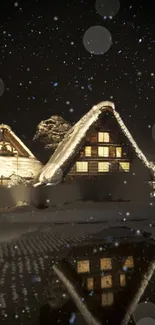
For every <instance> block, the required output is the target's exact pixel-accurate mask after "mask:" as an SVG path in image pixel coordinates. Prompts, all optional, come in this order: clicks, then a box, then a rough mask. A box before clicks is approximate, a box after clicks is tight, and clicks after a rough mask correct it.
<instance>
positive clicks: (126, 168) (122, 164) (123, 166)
mask: <svg viewBox="0 0 155 325" xmlns="http://www.w3.org/2000/svg"><path fill="white" fill-rule="evenodd" d="M119 166H120V170H121V171H122V170H123V171H124V172H129V170H130V163H129V162H121V161H120V162H119Z"/></svg>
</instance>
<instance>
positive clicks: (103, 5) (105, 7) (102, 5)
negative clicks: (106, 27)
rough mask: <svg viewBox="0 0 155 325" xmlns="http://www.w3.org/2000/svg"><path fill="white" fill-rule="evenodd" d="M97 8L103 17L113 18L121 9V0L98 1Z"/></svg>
mask: <svg viewBox="0 0 155 325" xmlns="http://www.w3.org/2000/svg"><path fill="white" fill-rule="evenodd" d="M95 8H96V11H97V13H98V14H99V15H100V16H102V17H113V16H115V15H116V14H117V13H118V11H119V9H120V2H119V0H96V3H95Z"/></svg>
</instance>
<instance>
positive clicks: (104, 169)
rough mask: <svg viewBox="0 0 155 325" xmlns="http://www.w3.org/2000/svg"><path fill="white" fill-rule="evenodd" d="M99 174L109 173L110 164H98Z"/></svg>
mask: <svg viewBox="0 0 155 325" xmlns="http://www.w3.org/2000/svg"><path fill="white" fill-rule="evenodd" d="M98 172H100V173H106V172H109V162H98Z"/></svg>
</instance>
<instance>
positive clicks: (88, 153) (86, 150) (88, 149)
mask: <svg viewBox="0 0 155 325" xmlns="http://www.w3.org/2000/svg"><path fill="white" fill-rule="evenodd" d="M85 156H86V157H91V147H85Z"/></svg>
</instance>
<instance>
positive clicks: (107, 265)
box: [100, 258, 112, 270]
mask: <svg viewBox="0 0 155 325" xmlns="http://www.w3.org/2000/svg"><path fill="white" fill-rule="evenodd" d="M100 269H101V270H111V269H112V262H111V258H101V259H100Z"/></svg>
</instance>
